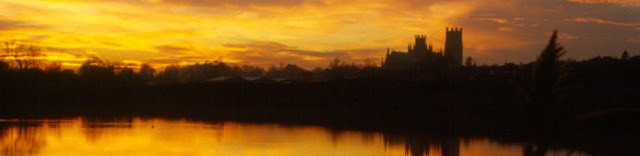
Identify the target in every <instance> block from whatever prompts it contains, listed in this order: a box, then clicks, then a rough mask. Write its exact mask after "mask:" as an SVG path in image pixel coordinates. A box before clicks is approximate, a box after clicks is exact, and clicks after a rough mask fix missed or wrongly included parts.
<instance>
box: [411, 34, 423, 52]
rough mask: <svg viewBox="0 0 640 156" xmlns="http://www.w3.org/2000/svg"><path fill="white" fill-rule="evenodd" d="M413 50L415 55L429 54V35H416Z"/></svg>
mask: <svg viewBox="0 0 640 156" xmlns="http://www.w3.org/2000/svg"><path fill="white" fill-rule="evenodd" d="M412 50H413V54H414V55H418V56H425V55H427V35H416V39H415V43H414V45H413V49H412Z"/></svg>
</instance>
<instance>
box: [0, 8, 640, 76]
mask: <svg viewBox="0 0 640 156" xmlns="http://www.w3.org/2000/svg"><path fill="white" fill-rule="evenodd" d="M638 15H640V0H535V1H533V0H109V1H107V0H0V41H2V42H4V41H11V40H17V41H21V42H23V43H28V44H35V45H38V46H40V47H43V51H44V53H45V54H46V56H45V57H42V59H43V60H46V61H59V62H62V65H63V67H64V68H77V67H79V66H80V65H81V63H82V62H83V61H85V60H86V59H87V58H88V57H89V56H98V57H100V58H102V59H105V60H109V61H121V62H124V63H133V64H140V63H150V64H151V65H153V66H154V67H157V68H159V69H162V68H164V67H165V66H167V65H172V64H179V65H185V64H192V63H196V62H204V61H215V60H222V61H224V62H226V63H231V64H248V65H256V66H262V67H268V66H271V65H278V64H281V63H284V64H288V63H290V64H297V65H299V66H301V67H303V68H307V69H311V68H314V67H325V66H327V65H328V63H329V60H331V59H334V58H336V57H338V58H340V59H343V60H347V61H348V62H355V63H361V62H363V61H365V60H367V59H369V60H373V61H380V60H381V58H382V57H383V56H384V54H385V53H386V49H387V48H391V49H396V50H405V49H406V47H407V44H408V43H409V42H411V41H413V37H414V36H415V35H416V34H421V35H427V42H430V43H432V44H433V45H434V49H436V50H438V49H440V48H443V45H444V36H445V29H446V28H447V27H449V28H451V27H460V28H463V43H464V52H463V55H464V57H465V58H466V57H472V58H474V59H475V60H476V61H477V63H478V64H503V63H505V62H514V63H519V62H530V61H533V60H535V58H536V56H537V55H538V54H539V52H540V51H541V50H542V49H543V48H544V46H545V44H546V42H547V40H548V38H549V35H550V33H551V32H552V31H553V30H554V29H557V30H558V31H559V33H560V35H559V37H560V43H561V44H562V45H564V46H565V48H566V49H567V50H568V53H567V55H566V56H565V57H568V58H575V59H578V60H581V59H587V58H591V57H595V56H614V57H619V56H620V54H621V53H622V51H624V50H628V51H629V53H630V54H631V55H638V54H640V16H638Z"/></svg>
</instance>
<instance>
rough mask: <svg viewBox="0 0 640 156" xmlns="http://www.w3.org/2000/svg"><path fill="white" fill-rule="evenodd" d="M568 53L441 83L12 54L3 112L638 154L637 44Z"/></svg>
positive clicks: (349, 71)
mask: <svg viewBox="0 0 640 156" xmlns="http://www.w3.org/2000/svg"><path fill="white" fill-rule="evenodd" d="M5 51H9V50H6V49H5ZM562 54H564V51H563V49H562V47H560V46H559V45H558V44H557V43H556V41H555V34H554V36H553V37H552V39H551V41H550V43H549V45H548V47H547V48H546V49H545V50H544V51H543V52H542V53H541V55H540V57H539V58H538V60H536V62H532V63H527V64H522V63H521V64H512V63H507V64H504V65H501V66H498V65H493V66H489V65H482V66H476V65H474V64H473V63H471V62H472V60H470V59H468V61H467V63H465V65H464V66H461V67H459V68H455V69H451V70H447V71H444V72H439V73H438V74H440V75H438V76H427V77H429V79H421V78H420V77H421V76H416V71H389V70H387V69H384V68H380V67H377V66H376V65H375V64H373V63H364V64H363V65H355V64H351V65H349V64H346V63H344V62H343V61H340V60H339V59H336V60H334V61H332V62H331V63H330V66H329V67H328V68H326V69H322V68H317V69H314V70H312V71H307V70H304V69H301V68H299V67H297V66H295V65H281V66H280V67H275V66H274V67H272V68H270V69H268V70H266V71H265V70H264V69H262V68H258V67H252V66H241V67H238V66H229V65H227V64H225V63H222V62H217V61H214V62H205V63H202V64H194V65H189V66H170V67H167V69H165V70H164V71H162V72H159V73H156V72H155V69H153V68H151V67H150V66H149V65H144V64H143V65H141V67H140V68H139V69H137V71H136V70H134V68H133V67H131V66H130V65H122V64H117V63H107V62H104V61H102V60H100V59H98V58H95V57H92V58H91V59H89V60H87V62H85V63H84V64H83V65H82V67H80V68H79V69H78V70H77V71H68V70H65V71H63V70H61V69H60V66H59V64H52V65H44V66H45V67H40V68H36V67H37V66H27V67H25V66H24V65H19V64H18V63H16V62H11V61H12V60H10V59H7V60H4V61H3V62H0V99H2V100H1V101H2V102H1V104H0V117H2V118H42V117H45V118H46V117H73V116H90V117H91V116H95V117H110V116H111V117H115V116H162V117H188V118H193V119H202V120H213V121H217V120H236V121H249V122H276V123H284V124H316V125H324V126H327V127H332V128H336V129H361V130H372V131H385V132H389V133H390V134H398V135H400V136H402V135H407V134H411V136H422V135H424V136H429V137H431V138H433V137H443V136H449V137H454V136H457V137H491V138H493V139H496V140H500V141H503V142H519V143H526V144H531V145H532V147H534V146H535V147H536V148H535V149H534V148H532V149H530V150H531V151H530V152H531V153H529V155H543V154H544V151H548V150H553V149H559V148H568V149H577V150H581V151H586V152H588V153H590V154H594V155H602V154H607V152H612V151H613V152H620V153H622V154H623V155H626V154H638V153H639V152H638V151H634V149H633V148H630V147H633V146H634V145H637V144H638V141H637V139H630V138H638V137H639V136H638V134H637V132H636V131H637V130H640V123H639V121H640V120H638V119H640V118H639V117H640V115H639V113H638V108H640V102H639V100H638V96H639V94H640V81H638V80H640V73H639V71H640V56H628V54H627V52H626V51H625V52H624V54H623V55H622V56H621V57H620V58H614V57H595V58H592V59H587V60H581V61H576V60H561V59H560V57H561V56H562ZM20 58H21V59H22V58H28V57H20ZM16 60H19V59H17V58H16V59H14V61H16ZM23 62H24V61H23ZM16 64H18V65H16ZM34 64H36V63H34ZM41 66H43V65H41ZM418 74H420V72H418ZM422 74H432V73H431V72H425V73H422ZM404 75H407V77H404ZM409 77H410V78H409ZM434 77H435V78H434ZM414 144H418V145H417V146H416V147H418V148H421V147H422V146H421V145H419V144H421V143H420V142H416V143H414ZM426 147H428V146H426ZM422 148H423V147H422Z"/></svg>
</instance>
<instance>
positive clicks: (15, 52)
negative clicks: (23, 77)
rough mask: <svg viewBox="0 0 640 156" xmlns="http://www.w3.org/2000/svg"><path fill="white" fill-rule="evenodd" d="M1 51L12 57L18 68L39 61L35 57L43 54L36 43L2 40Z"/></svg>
mask: <svg viewBox="0 0 640 156" xmlns="http://www.w3.org/2000/svg"><path fill="white" fill-rule="evenodd" d="M3 52H4V53H5V55H7V56H10V57H12V58H13V61H14V62H15V63H16V65H17V66H18V70H21V71H22V70H25V69H29V68H32V67H34V66H36V65H37V64H38V63H40V60H38V59H37V58H38V57H40V56H44V54H43V53H42V49H41V48H40V47H38V46H36V45H33V44H30V45H27V44H22V43H17V42H16V41H7V42H4V48H3Z"/></svg>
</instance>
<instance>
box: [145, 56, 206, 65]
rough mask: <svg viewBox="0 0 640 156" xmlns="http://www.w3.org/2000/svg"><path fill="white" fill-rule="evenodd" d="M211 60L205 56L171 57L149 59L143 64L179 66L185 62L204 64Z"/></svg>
mask: <svg viewBox="0 0 640 156" xmlns="http://www.w3.org/2000/svg"><path fill="white" fill-rule="evenodd" d="M207 60H210V59H208V58H206V57H203V56H171V57H158V58H152V59H147V60H144V61H142V62H145V63H152V64H178V63H180V62H183V61H187V62H204V61H207Z"/></svg>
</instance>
